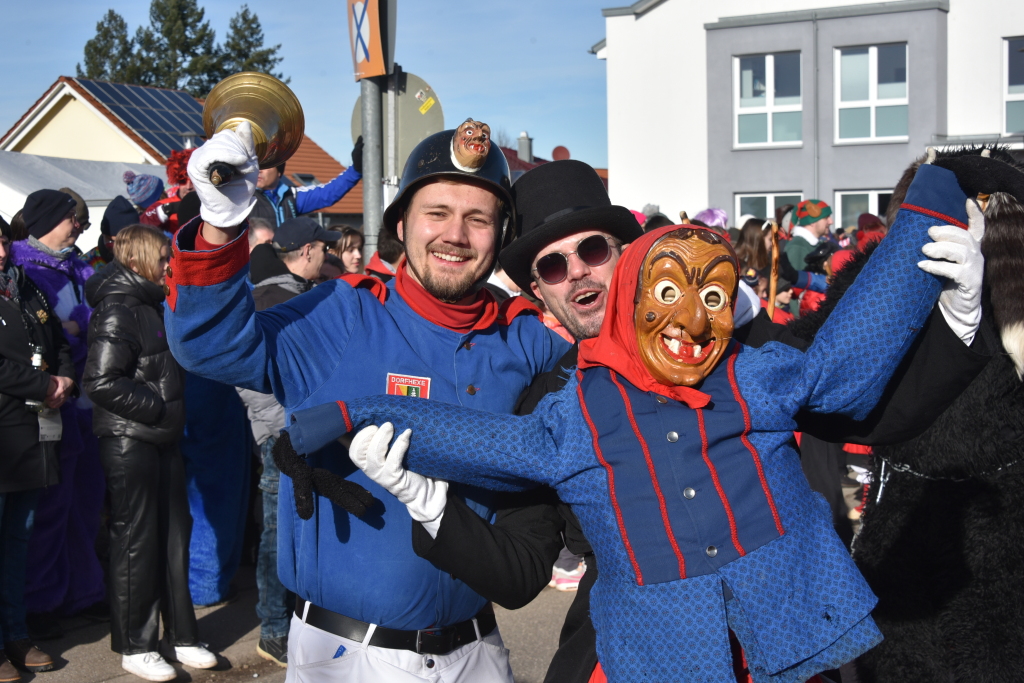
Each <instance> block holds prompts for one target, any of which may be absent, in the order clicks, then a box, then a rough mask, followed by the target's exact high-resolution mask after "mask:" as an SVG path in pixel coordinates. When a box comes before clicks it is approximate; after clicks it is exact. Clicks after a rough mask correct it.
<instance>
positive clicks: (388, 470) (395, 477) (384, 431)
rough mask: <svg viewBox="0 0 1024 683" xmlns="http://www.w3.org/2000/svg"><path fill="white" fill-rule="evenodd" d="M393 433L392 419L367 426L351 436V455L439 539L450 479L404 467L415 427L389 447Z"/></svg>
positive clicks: (371, 477)
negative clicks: (432, 476)
mask: <svg viewBox="0 0 1024 683" xmlns="http://www.w3.org/2000/svg"><path fill="white" fill-rule="evenodd" d="M394 435H395V428H394V426H393V425H392V424H391V423H390V422H385V423H384V424H383V425H381V426H380V427H379V428H378V427H375V426H373V425H371V426H369V427H364V428H363V429H361V430H359V432H358V433H356V435H355V436H354V437H352V443H351V445H350V446H349V448H348V455H349V457H350V458H351V459H352V462H353V463H355V465H356V467H358V468H359V469H361V470H362V471H363V472H365V473H366V476H368V477H369V478H370V479H372V480H373V481H375V482H377V483H378V484H380V485H381V486H383V487H384V488H385V489H386V490H387V491H388V493H390V494H391V495H393V496H394V497H395V498H397V499H398V500H399V501H401V502H402V503H404V504H405V507H406V508H407V509H408V510H409V516H410V517H412V518H413V519H414V520H416V521H417V522H421V523H422V524H423V526H424V527H425V528H426V530H427V532H428V533H429V534H430V537H431V538H436V537H437V530H438V528H440V526H441V517H442V515H443V514H444V506H445V504H446V503H447V501H448V482H446V481H444V480H441V479H432V478H430V477H425V476H423V475H422V474H416V473H415V472H410V471H409V470H407V469H405V467H404V465H403V461H404V460H405V452H406V451H407V450H409V440H410V439H411V438H412V430H411V429H407V430H405V431H404V432H402V434H400V435H399V437H398V438H397V439H395V443H394V445H393V446H391V448H390V450H389V449H388V444H389V443H391V437H393V436H394Z"/></svg>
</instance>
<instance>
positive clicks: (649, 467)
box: [608, 370, 686, 579]
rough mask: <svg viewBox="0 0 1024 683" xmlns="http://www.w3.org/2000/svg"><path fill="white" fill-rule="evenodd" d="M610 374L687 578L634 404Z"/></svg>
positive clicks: (672, 544)
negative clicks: (623, 404)
mask: <svg viewBox="0 0 1024 683" xmlns="http://www.w3.org/2000/svg"><path fill="white" fill-rule="evenodd" d="M608 374H609V375H610V376H611V378H612V383H614V384H615V386H616V387H617V388H618V390H619V393H620V394H622V402H623V403H625V404H626V415H627V416H628V417H629V425H630V426H631V427H632V428H633V434H635V435H636V440H637V441H639V442H640V450H642V451H643V453H644V460H645V461H646V462H647V471H648V472H649V473H650V475H651V483H652V484H654V494H655V495H656V496H657V497H658V507H659V508H661V523H662V524H663V525H664V526H665V533H666V534H668V542H669V544H670V545H671V546H672V552H674V553H675V554H676V562H677V563H678V564H679V578H681V579H685V578H686V560H685V559H684V558H683V551H681V550H680V549H679V544H678V543H677V542H676V536H675V534H674V533H672V523H671V522H670V521H669V518H668V508H667V507H666V506H665V496H664V495H663V494H662V493H661V484H659V483H658V475H657V473H656V472H655V471H654V461H653V460H652V459H651V452H650V450H648V448H647V441H646V440H645V439H644V437H643V435H642V434H640V428H639V427H637V424H636V418H635V417H634V416H633V404H632V403H630V400H629V396H628V395H627V394H626V389H625V387H623V386H622V384H621V383H620V382H619V378H618V377H617V376H616V375H615V373H614V372H612V371H611V370H609V371H608Z"/></svg>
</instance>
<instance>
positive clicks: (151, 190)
mask: <svg viewBox="0 0 1024 683" xmlns="http://www.w3.org/2000/svg"><path fill="white" fill-rule="evenodd" d="M123 178H124V182H125V184H126V185H128V196H129V197H131V198H132V201H133V202H135V205H136V206H140V207H142V210H143V211H145V210H146V209H148V208H149V207H150V206H151V205H152V204H153V202H155V201H156V200H158V199H160V195H161V194H162V193H163V191H164V181H162V180H160V179H159V178H157V177H156V176H155V175H146V174H143V175H135V173H134V172H132V171H125V172H124V176H123Z"/></svg>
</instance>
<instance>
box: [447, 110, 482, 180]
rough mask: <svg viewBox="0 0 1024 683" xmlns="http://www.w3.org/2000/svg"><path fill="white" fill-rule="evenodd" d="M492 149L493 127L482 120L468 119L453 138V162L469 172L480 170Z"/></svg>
mask: <svg viewBox="0 0 1024 683" xmlns="http://www.w3.org/2000/svg"><path fill="white" fill-rule="evenodd" d="M490 151H491V127H490V126H488V125H487V124H486V123H483V122H481V121H474V120H473V119H472V118H469V119H466V120H465V121H464V122H463V123H462V125H461V126H459V127H458V129H457V130H456V131H455V136H454V137H453V138H452V162H453V163H454V164H455V166H456V168H459V169H461V170H463V171H467V172H469V173H475V172H476V171H479V170H480V168H481V167H482V166H483V165H484V162H485V161H486V160H487V153H488V152H490Z"/></svg>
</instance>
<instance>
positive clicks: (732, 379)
mask: <svg viewBox="0 0 1024 683" xmlns="http://www.w3.org/2000/svg"><path fill="white" fill-rule="evenodd" d="M737 356H738V354H735V353H734V354H733V355H732V357H731V358H730V359H729V385H730V386H731V387H732V395H733V396H734V397H735V398H736V402H737V403H739V404H740V409H741V410H742V411H743V433H742V434H741V435H740V441H742V442H743V445H744V446H746V447H747V450H748V451H750V457H752V458H753V459H754V467H756V468H757V478H758V479H760V480H761V490H763V491H764V497H765V498H766V499H767V500H768V507H769V508H771V511H772V519H774V520H775V528H776V529H777V530H778V532H779V535H780V536H781V535H782V534H784V533H786V532H785V530H784V529H783V528H782V520H781V519H780V518H779V511H778V509H777V508H776V507H775V499H774V498H772V492H771V490H770V489H769V488H768V479H767V478H766V477H765V476H764V467H762V466H761V456H760V455H758V454H757V449H756V448H754V444H752V443H750V439H748V438H747V435H748V434H750V411H749V410H747V402H746V401H744V400H743V396H742V395H741V394H740V388H739V385H737V384H736V358H737Z"/></svg>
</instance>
